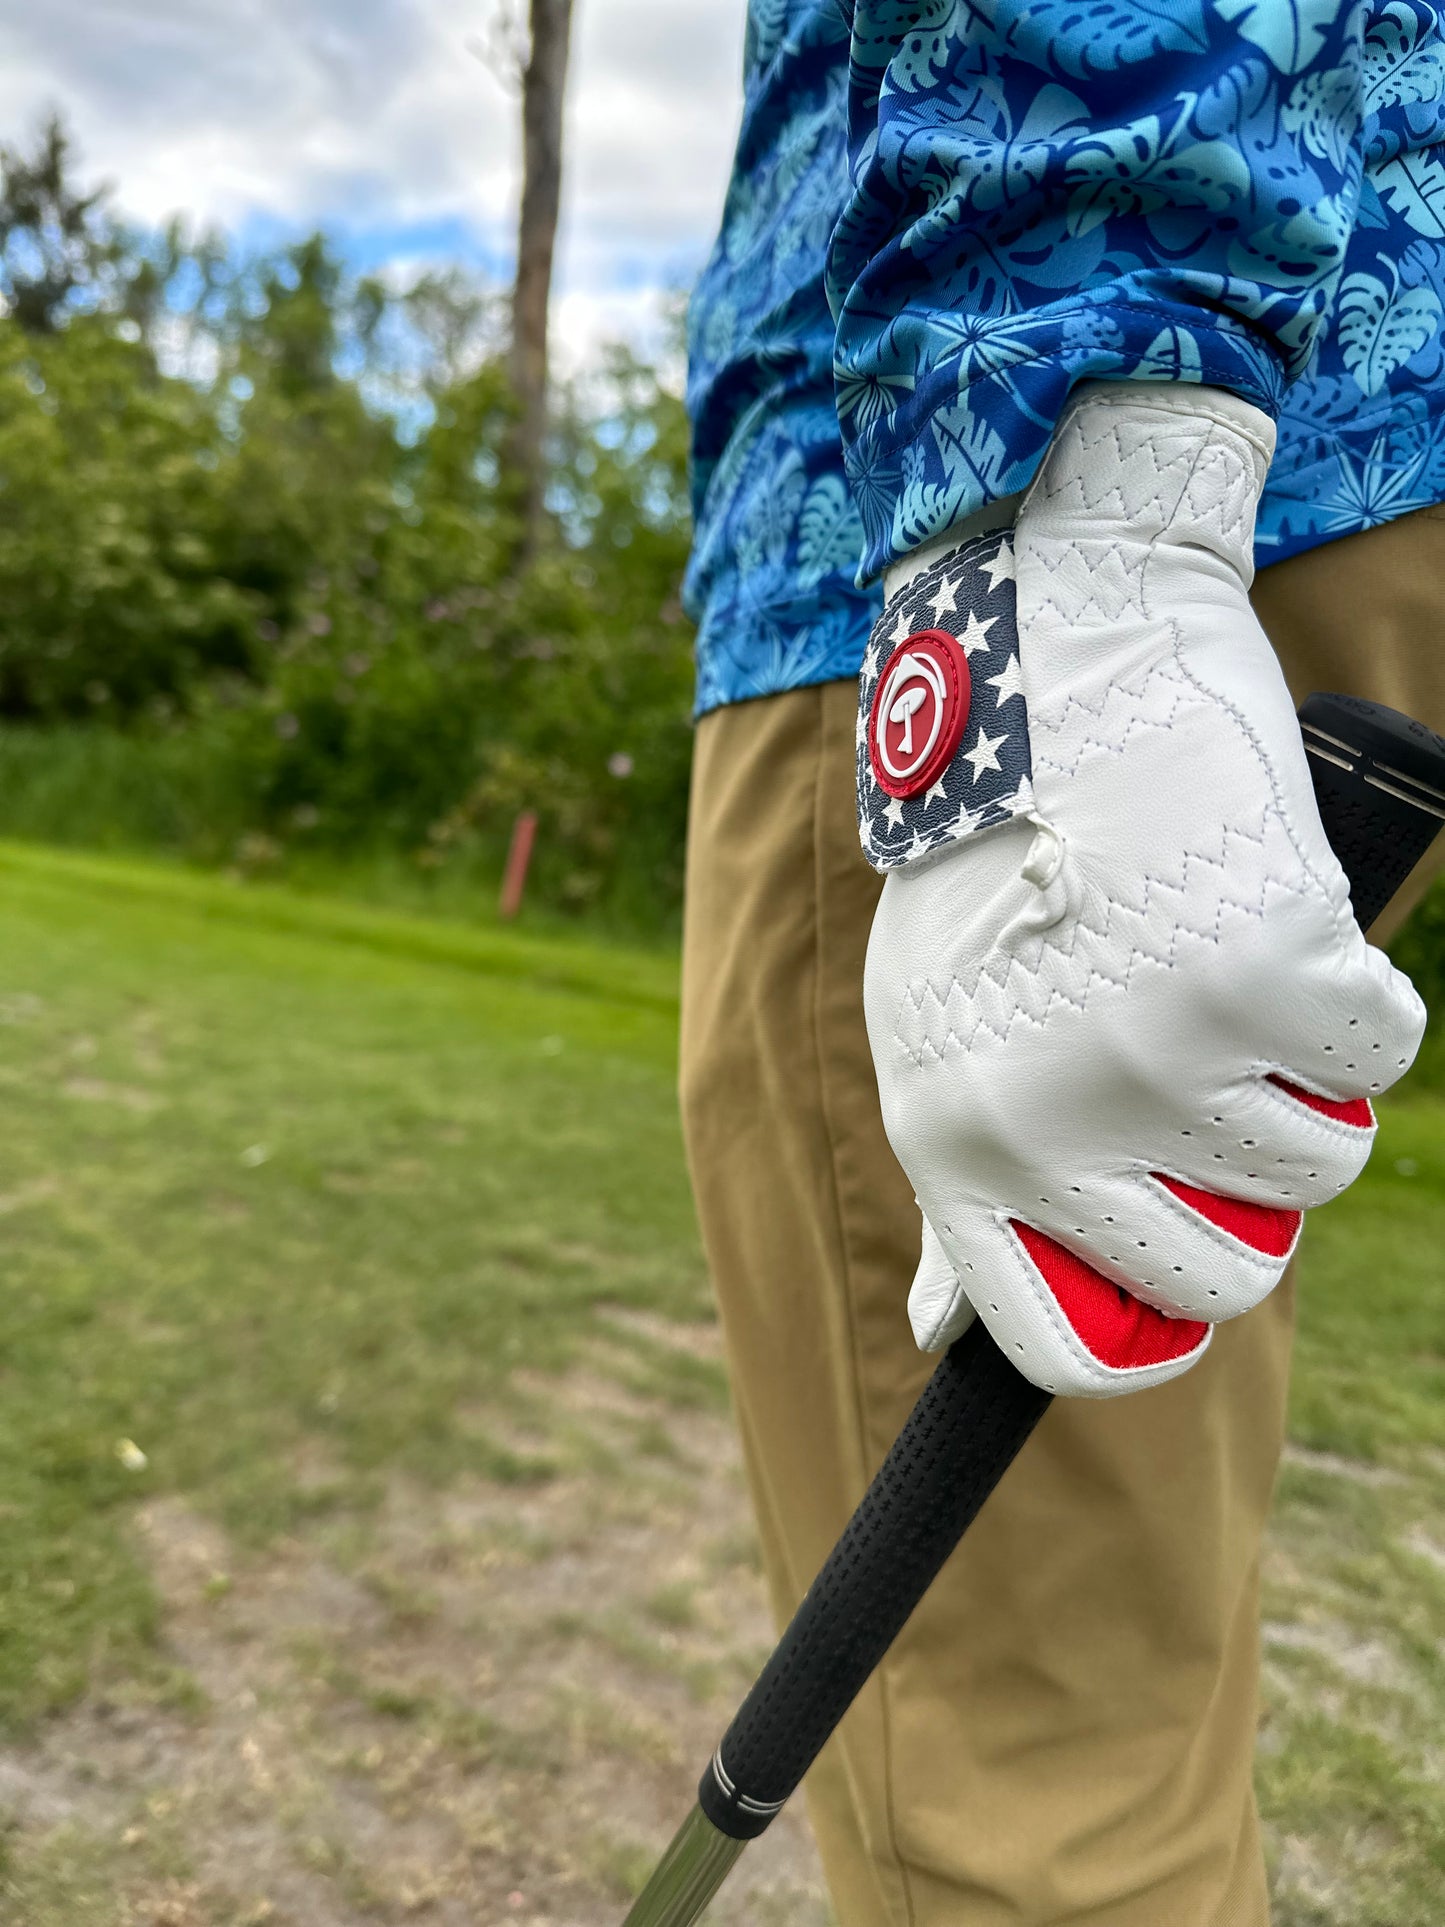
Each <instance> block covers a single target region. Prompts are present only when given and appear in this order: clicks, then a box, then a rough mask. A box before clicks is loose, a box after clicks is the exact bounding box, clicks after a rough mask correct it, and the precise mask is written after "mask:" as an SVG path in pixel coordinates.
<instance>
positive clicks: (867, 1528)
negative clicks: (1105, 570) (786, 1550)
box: [698, 696, 1445, 1840]
mask: <svg viewBox="0 0 1445 1927" xmlns="http://www.w3.org/2000/svg"><path fill="white" fill-rule="evenodd" d="M1300 726H1301V730H1302V733H1303V735H1304V739H1305V747H1306V749H1307V750H1308V752H1309V758H1310V770H1311V773H1312V774H1313V776H1314V780H1315V792H1316V796H1317V797H1318V800H1319V807H1320V816H1321V819H1322V821H1323V823H1324V826H1325V831H1326V833H1327V835H1328V836H1329V838H1330V842H1331V844H1332V845H1333V846H1334V849H1335V851H1336V853H1337V854H1338V856H1339V859H1340V862H1341V864H1342V866H1343V868H1344V870H1345V874H1346V875H1347V876H1348V877H1349V879H1350V890H1351V895H1352V899H1353V902H1354V904H1355V909H1356V915H1357V916H1358V918H1359V920H1360V922H1361V923H1362V924H1363V925H1365V926H1366V927H1368V925H1369V924H1371V923H1372V922H1373V921H1374V919H1375V918H1376V917H1377V916H1378V915H1379V913H1380V911H1381V910H1383V909H1384V907H1385V905H1386V903H1388V902H1389V900H1390V898H1391V897H1392V896H1393V895H1394V894H1395V892H1396V890H1398V889H1399V887H1400V885H1401V884H1402V883H1403V882H1404V881H1405V879H1406V877H1407V876H1408V875H1409V874H1410V872H1411V870H1412V869H1413V868H1414V867H1415V865H1416V863H1417V862H1418V861H1419V860H1420V858H1421V857H1422V856H1423V855H1424V853H1425V851H1426V849H1427V848H1428V847H1429V845H1430V843H1431V842H1432V841H1433V839H1434V836H1435V833H1436V831H1437V830H1438V829H1439V828H1440V827H1441V825H1442V823H1445V741H1442V739H1441V738H1440V737H1438V736H1436V735H1434V734H1433V733H1432V732H1431V731H1429V730H1427V729H1425V728H1424V726H1423V725H1422V724H1419V723H1412V722H1411V721H1409V719H1408V718H1406V717H1404V716H1401V715H1398V714H1397V713H1396V712H1395V711H1394V710H1391V709H1384V708H1382V707H1380V705H1378V704H1376V703H1367V702H1363V701H1361V700H1359V699H1358V698H1356V697H1352V696H1311V697H1310V698H1309V700H1308V701H1307V702H1306V703H1305V705H1304V707H1303V709H1302V710H1301V711H1300ZM1051 1402H1052V1401H1051V1399H1050V1396H1049V1394H1048V1393H1047V1392H1041V1391H1039V1390H1038V1389H1037V1388H1036V1387H1035V1386H1033V1385H1030V1384H1029V1382H1028V1381H1027V1379H1024V1378H1022V1377H1020V1375H1019V1374H1018V1373H1017V1372H1016V1371H1015V1370H1014V1368H1013V1366H1012V1365H1010V1364H1009V1362H1008V1361H1007V1359H1006V1358H1005V1357H1004V1356H1003V1354H1002V1353H1001V1352H1000V1351H999V1350H998V1348H997V1347H996V1346H995V1345H994V1343H993V1341H992V1340H991V1339H990V1338H989V1336H988V1334H987V1332H986V1331H985V1329H984V1327H983V1325H982V1324H981V1323H976V1324H974V1325H973V1326H972V1327H971V1328H970V1329H969V1331H968V1332H966V1333H965V1335H964V1336H963V1337H962V1338H961V1339H960V1340H959V1341H958V1343H957V1344H956V1345H954V1346H953V1347H952V1348H951V1349H950V1350H949V1351H948V1352H947V1353H945V1355H944V1358H943V1361H942V1363H941V1364H940V1365H939V1367H938V1369H937V1371H936V1372H935V1373H934V1374H933V1377H932V1378H931V1379H930V1380H929V1382H928V1384H927V1386H926V1387H925V1388H924V1391H923V1395H922V1396H921V1398H920V1399H919V1401H918V1403H917V1404H916V1405H915V1406H914V1408H913V1411H912V1413H911V1414H910V1416H909V1419H908V1422H907V1424H906V1425H905V1426H904V1427H903V1430H902V1431H901V1432H900V1433H899V1435H898V1437H897V1439H896V1440H895V1441H894V1443H893V1447H892V1449H891V1451H890V1452H889V1454H888V1456H887V1458H886V1459H885V1460H884V1462H883V1465H882V1467H881V1469H880V1470H879V1472H878V1475H877V1477H876V1478H875V1479H874V1481H873V1483H872V1485H871V1486H870V1487H869V1488H868V1491H867V1493H866V1494H865V1496H864V1498H863V1501H862V1503H861V1504H860V1505H859V1507H858V1510H857V1511H856V1512H855V1513H854V1514H853V1517H852V1518H851V1519H850V1520H849V1521H848V1524H847V1526H846V1527H845V1529H844V1532H843V1536H842V1538H841V1539H840V1540H839V1541H838V1543H837V1545H836V1546H835V1547H834V1548H833V1550H832V1552H831V1553H830V1554H829V1555H828V1560H827V1563H826V1564H825V1565H824V1567H823V1569H822V1571H821V1572H820V1573H819V1574H818V1577H817V1578H816V1579H815V1580H814V1581H813V1584H812V1586H811V1587H810V1588H809V1591H808V1594H807V1597H806V1598H805V1599H804V1600H803V1603H802V1605H801V1606H799V1608H798V1610H797V1612H796V1614H795V1615H794V1617H793V1620H792V1623H791V1625H790V1626H789V1627H788V1629H787V1631H786V1632H785V1633H784V1634H783V1637H782V1638H781V1640H779V1642H778V1644H777V1646H776V1647H775V1648H774V1650H773V1654H772V1657H771V1658H770V1659H769V1660H768V1662H767V1664H766V1666H764V1668H763V1670H762V1672H761V1673H760V1674H759V1676H758V1679H757V1682H756V1684H755V1685H754V1686H753V1689H752V1691H751V1692H750V1693H749V1694H748V1696H747V1698H746V1699H745V1700H744V1701H743V1704H742V1706H741V1707H740V1708H739V1710H738V1713H737V1716H736V1718H735V1719H734V1720H733V1723H732V1725H731V1726H730V1727H729V1728H728V1730H727V1732H726V1734H725V1735H724V1737H723V1742H722V1745H721V1746H720V1747H719V1748H718V1750H717V1752H716V1753H715V1754H714V1756H713V1758H712V1760H711V1761H710V1762H709V1764H708V1768H707V1771H706V1772H705V1773H704V1774H703V1776H702V1783H701V1785H700V1787H699V1788H698V1800H699V1804H700V1805H701V1807H702V1810H703V1812H704V1813H705V1814H706V1815H707V1818H708V1819H709V1820H710V1821H711V1822H712V1824H713V1825H714V1826H715V1827H716V1828H717V1829H718V1831H719V1832H721V1833H724V1834H727V1835H728V1836H729V1837H730V1838H732V1839H734V1840H751V1839H753V1838H755V1837H756V1836H757V1835H758V1834H760V1833H762V1832H763V1831H764V1830H765V1829H766V1827H767V1826H768V1824H769V1822H770V1821H771V1820H772V1819H773V1817H774V1816H775V1815H776V1814H777V1813H778V1812H779V1810H780V1809H781V1808H782V1807H783V1805H784V1804H785V1803H786V1801H787V1800H788V1798H789V1796H790V1795H791V1794H792V1793H793V1792H794V1791H795V1789H796V1788H797V1786H798V1784H799V1782H800V1781H801V1780H802V1778H803V1775H804V1774H805V1773H806V1772H807V1770H808V1768H809V1767H810V1766H811V1765H812V1763H813V1761H814V1760H815V1759H816V1757H817V1755H818V1753H819V1751H820V1750H821V1748H822V1746H823V1744H824V1742H825V1741H826V1740H827V1739H828V1737H829V1735H830V1734H831V1733H832V1732H833V1729H834V1728H835V1727H836V1726H837V1724H838V1722H839V1720H841V1719H842V1717H843V1715H844V1714H845V1713H846V1712H847V1710H848V1708H849V1707H850V1706H851V1705H852V1703H853V1700H854V1699H855V1697H856V1696H857V1694H858V1692H859V1690H860V1689H861V1688H862V1686H863V1684H864V1682H865V1681H866V1680H867V1679H868V1677H869V1676H870V1674H871V1673H872V1672H873V1670H874V1668H875V1667H876V1666H877V1665H878V1663H879V1661H880V1660H881V1659H882V1658H883V1655H884V1654H885V1653H886V1652H887V1651H888V1648H889V1647H890V1646H891V1645H892V1643H893V1641H894V1639H895V1638H896V1637H897V1635H898V1633H899V1632H900V1631H901V1630H902V1628H903V1625H904V1623H905V1621H906V1620H907V1619H908V1617H909V1615H910V1614H911V1613H912V1611H913V1608H914V1607H915V1606H916V1605H917V1604H918V1602H919V1600H920V1599H921V1598H922V1597H923V1595H924V1593H925V1592H927V1590H928V1588H929V1586H930V1585H931V1584H932V1583H933V1580H934V1579H935V1577H936V1576H937V1574H938V1572H939V1570H940V1569H941V1567H942V1566H943V1563H944V1561H945V1560H946V1559H947V1558H948V1556H949V1554H950V1553H951V1552H952V1551H953V1549H954V1547H955V1546H956V1545H957V1544H958V1542H959V1540H960V1539H961V1538H962V1536H963V1534H964V1532H965V1531H966V1530H967V1529H968V1526H969V1525H970V1524H971V1522H972V1521H973V1519H974V1518H975V1516H976V1515H977V1513H978V1511H979V1509H980V1508H981V1507H982V1505H983V1503H984V1501H985V1499H987V1497H988V1495H989V1493H990V1492H992V1491H993V1489H994V1487H995V1485H997V1483H998V1481H999V1480H1000V1479H1001V1478H1002V1477H1003V1475H1004V1473H1005V1472H1006V1471H1007V1470H1008V1467H1009V1465H1010V1464H1011V1463H1012V1461H1013V1459H1014V1458H1015V1456H1016V1455H1017V1453H1018V1451H1019V1449H1020V1448H1021V1447H1022V1445H1023V1444H1024V1441H1025V1440H1026V1439H1027V1438H1028V1436H1029V1434H1030V1433H1031V1432H1032V1431H1033V1429H1034V1427H1035V1426H1036V1425H1037V1424H1038V1422H1039V1420H1040V1419H1041V1418H1042V1417H1043V1415H1044V1413H1045V1411H1046V1410H1047V1409H1048V1407H1049V1405H1050V1404H1051Z"/></svg>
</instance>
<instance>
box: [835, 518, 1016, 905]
mask: <svg viewBox="0 0 1445 1927" xmlns="http://www.w3.org/2000/svg"><path fill="white" fill-rule="evenodd" d="M1032 808H1033V790H1032V786H1031V783H1030V763H1029V732H1028V716H1027V711H1026V708H1025V704H1024V693H1023V686H1022V682H1021V679H1020V672H1019V653H1018V624H1017V620H1016V614H1015V594H1014V562H1013V535H1012V532H1011V531H1007V530H1006V531H1003V532H994V533H991V534H988V535H982V536H978V537H976V538H975V539H974V540H973V541H970V542H967V543H965V544H964V545H963V546H962V547H960V548H957V549H954V550H952V551H951V552H950V553H949V554H948V555H945V556H943V557H942V558H941V559H940V560H939V561H937V562H935V563H933V564H932V565H931V566H930V567H928V568H927V569H924V570H923V571H922V572H921V573H920V574H918V575H917V576H915V577H914V578H913V580H912V581H910V582H909V583H907V584H906V585H905V586H904V587H903V588H902V589H900V590H899V591H898V592H897V594H895V595H894V596H892V597H891V598H890V599H889V602H888V604H887V606H886V607H885V609H884V611H883V614H882V615H881V616H880V618H879V620H878V622H877V624H876V626H875V627H874V630H873V634H872V635H871V637H870V638H869V641H868V648H867V651H866V653H865V655H864V659H863V670H862V675H861V677H860V680H859V707H858V825H859V832H860V835H861V837H862V842H863V849H864V853H865V855H866V856H867V858H868V861H869V862H870V863H871V864H872V865H873V867H874V869H876V870H892V869H897V868H898V867H899V866H900V865H901V864H904V863H908V862H911V861H913V860H915V859H916V858H918V857H921V856H925V855H927V854H928V853H929V852H930V851H932V850H936V849H939V848H941V847H942V846H943V845H945V844H948V843H956V842H958V841H959V840H960V838H962V837H965V836H967V835H969V834H970V833H971V832H972V831H975V830H981V829H987V828H988V827H989V826H990V825H992V824H994V823H1002V822H1005V821H1006V820H1007V819H1008V818H1009V817H1013V816H1023V815H1026V814H1027V813H1028V812H1029V811H1030V810H1031V809H1032Z"/></svg>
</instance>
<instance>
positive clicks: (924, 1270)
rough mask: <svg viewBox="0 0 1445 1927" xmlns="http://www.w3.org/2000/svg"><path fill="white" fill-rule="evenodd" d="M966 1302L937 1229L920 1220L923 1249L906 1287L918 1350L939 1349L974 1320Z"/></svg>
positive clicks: (933, 1350) (943, 1347)
mask: <svg viewBox="0 0 1445 1927" xmlns="http://www.w3.org/2000/svg"><path fill="white" fill-rule="evenodd" d="M974 1317H975V1313H974V1309H973V1306H972V1305H971V1304H970V1303H969V1301H968V1297H967V1295H966V1293H965V1292H964V1289H963V1286H962V1285H961V1284H960V1283H959V1279H958V1273H957V1272H956V1271H955V1270H954V1268H953V1265H952V1263H951V1261H950V1259H949V1256H948V1253H947V1252H946V1251H945V1250H944V1248H943V1246H942V1245H941V1244H940V1243H939V1239H938V1233H937V1232H936V1231H935V1230H934V1228H933V1226H932V1225H931V1224H930V1223H929V1222H928V1220H927V1218H924V1220H923V1249H922V1251H921V1252H920V1254H919V1258H918V1269H917V1271H915V1272H914V1274H913V1283H912V1285H911V1286H910V1287H909V1291H908V1318H909V1322H910V1324H911V1325H912V1326H913V1336H914V1339H915V1340H916V1341H917V1344H918V1349H919V1350H920V1351H921V1352H941V1351H944V1350H946V1349H947V1347H948V1346H950V1345H951V1344H952V1343H953V1341H954V1339H955V1338H962V1336H963V1334H964V1333H965V1332H966V1331H967V1330H968V1328H969V1326H970V1325H971V1324H972V1323H973V1321H974Z"/></svg>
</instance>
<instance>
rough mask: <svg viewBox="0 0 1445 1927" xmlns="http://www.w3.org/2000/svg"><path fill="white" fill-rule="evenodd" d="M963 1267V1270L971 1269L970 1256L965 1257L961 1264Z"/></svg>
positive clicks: (971, 1261)
mask: <svg viewBox="0 0 1445 1927" xmlns="http://www.w3.org/2000/svg"><path fill="white" fill-rule="evenodd" d="M963 1268H964V1270H965V1271H972V1270H973V1260H972V1258H968V1259H965V1261H964V1266H963Z"/></svg>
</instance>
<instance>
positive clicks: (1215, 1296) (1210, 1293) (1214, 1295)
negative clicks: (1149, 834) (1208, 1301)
mask: <svg viewBox="0 0 1445 1927" xmlns="http://www.w3.org/2000/svg"><path fill="white" fill-rule="evenodd" d="M1209 1295H1210V1297H1211V1298H1217V1297H1218V1296H1219V1293H1218V1292H1217V1291H1215V1290H1214V1289H1213V1287H1212V1286H1211V1288H1210V1292H1209Z"/></svg>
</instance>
